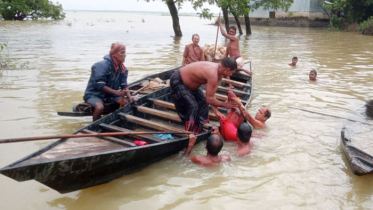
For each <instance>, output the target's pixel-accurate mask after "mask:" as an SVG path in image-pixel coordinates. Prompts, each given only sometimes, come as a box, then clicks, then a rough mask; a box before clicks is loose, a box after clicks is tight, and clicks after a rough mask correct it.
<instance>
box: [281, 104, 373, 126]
mask: <svg viewBox="0 0 373 210" xmlns="http://www.w3.org/2000/svg"><path fill="white" fill-rule="evenodd" d="M288 108H291V109H298V110H301V111H304V112H310V113H314V114H320V115H324V116H329V117H335V118H340V119H345V120H349V121H352V122H358V123H362V124H365V125H373V124H370V123H366V122H362V121H359V120H353V119H349V118H346V117H339V116H335V115H331V114H326V113H321V112H315V111H311V110H307V109H302V108H298V107H294V106H288Z"/></svg>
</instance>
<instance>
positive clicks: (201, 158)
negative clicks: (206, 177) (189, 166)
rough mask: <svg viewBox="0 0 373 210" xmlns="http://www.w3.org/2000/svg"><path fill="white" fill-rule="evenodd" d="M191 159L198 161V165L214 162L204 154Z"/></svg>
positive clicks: (194, 161) (207, 164)
mask: <svg viewBox="0 0 373 210" xmlns="http://www.w3.org/2000/svg"><path fill="white" fill-rule="evenodd" d="M190 159H191V160H192V162H193V163H196V164H198V165H203V166H209V165H211V164H212V161H211V160H210V158H207V157H206V156H203V155H194V156H193V157H191V158H190Z"/></svg>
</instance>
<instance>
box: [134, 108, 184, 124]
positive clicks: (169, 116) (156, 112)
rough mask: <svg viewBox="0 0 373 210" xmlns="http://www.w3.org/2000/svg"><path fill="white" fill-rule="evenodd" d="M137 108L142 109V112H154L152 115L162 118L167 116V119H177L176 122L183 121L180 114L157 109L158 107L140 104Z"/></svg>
mask: <svg viewBox="0 0 373 210" xmlns="http://www.w3.org/2000/svg"><path fill="white" fill-rule="evenodd" d="M137 110H138V111H140V112H143V113H147V114H152V115H155V116H158V117H162V118H165V119H170V120H173V121H176V122H183V121H182V120H181V119H180V117H179V115H177V114H176V113H169V112H165V111H161V110H157V109H152V108H149V107H145V106H139V107H137Z"/></svg>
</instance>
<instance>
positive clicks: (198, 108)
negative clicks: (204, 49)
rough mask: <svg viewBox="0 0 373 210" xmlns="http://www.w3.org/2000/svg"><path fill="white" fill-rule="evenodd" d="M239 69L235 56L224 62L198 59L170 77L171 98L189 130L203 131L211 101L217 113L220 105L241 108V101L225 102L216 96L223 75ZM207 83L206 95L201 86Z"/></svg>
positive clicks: (186, 128)
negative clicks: (235, 102) (236, 102)
mask: <svg viewBox="0 0 373 210" xmlns="http://www.w3.org/2000/svg"><path fill="white" fill-rule="evenodd" d="M236 69H237V63H236V61H235V60H234V59H233V58H226V59H224V60H223V61H222V62H221V63H219V64H217V63H212V62H207V61H199V62H194V63H191V64H189V65H186V66H184V67H182V68H181V69H180V70H177V71H175V72H174V73H173V74H172V75H171V78H170V87H171V98H172V101H173V102H174V104H175V107H176V111H177V113H178V115H179V117H180V118H181V119H182V121H183V122H184V123H185V130H187V131H191V132H193V133H200V132H201V131H202V126H203V124H204V123H207V122H208V114H209V104H210V105H211V106H212V110H213V111H214V113H216V114H218V112H217V107H226V108H232V107H238V105H237V104H232V103H227V102H221V101H219V100H217V99H216V98H215V93H216V91H217V89H218V85H219V82H220V81H221V80H222V78H223V76H230V75H232V74H233V73H234V71H235V70H236ZM204 84H206V96H205V94H204V93H203V91H202V90H201V88H200V87H201V85H204Z"/></svg>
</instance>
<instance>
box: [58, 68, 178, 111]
mask: <svg viewBox="0 0 373 210" xmlns="http://www.w3.org/2000/svg"><path fill="white" fill-rule="evenodd" d="M176 69H177V68H175V69H171V70H168V71H164V72H161V73H158V74H153V75H151V76H147V77H145V78H143V79H139V80H137V81H135V82H132V83H131V84H129V85H128V87H129V89H130V92H131V93H132V94H133V93H134V92H136V91H138V90H141V91H139V92H138V96H139V97H143V96H144V95H146V94H149V93H151V92H154V91H156V90H158V89H160V88H162V87H164V86H167V81H168V80H169V79H170V77H171V75H172V73H173V72H174V71H175V70H176ZM156 78H159V79H160V80H162V81H164V83H163V84H161V83H159V85H156V86H153V87H150V86H149V87H144V86H147V84H149V83H151V82H153V81H154V80H155V79H156ZM142 88H145V89H142ZM118 108H119V104H117V103H106V104H104V112H103V114H104V115H106V114H110V113H112V112H114V111H115V110H117V109H118ZM93 109H94V108H93V107H92V106H91V105H90V104H88V103H85V102H82V103H79V104H76V105H74V106H73V108H72V111H60V112H57V114H58V115H60V116H68V117H83V116H92V113H93Z"/></svg>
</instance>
